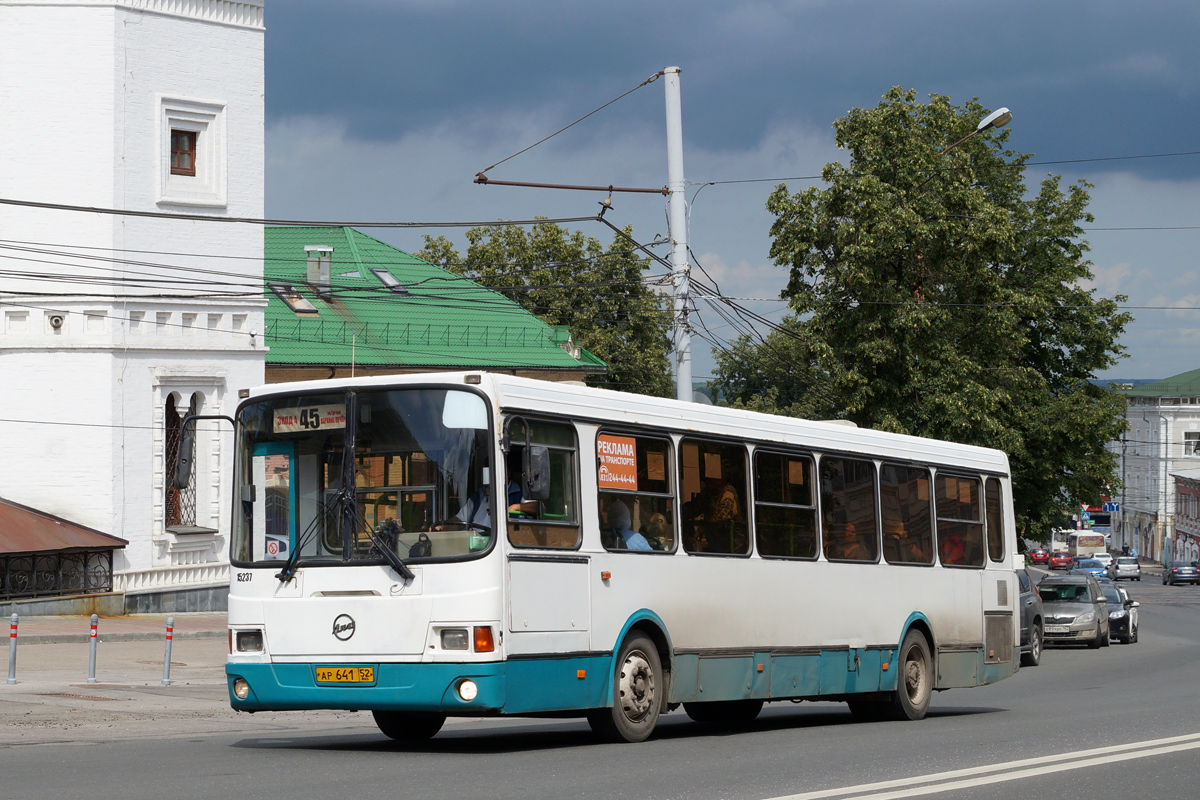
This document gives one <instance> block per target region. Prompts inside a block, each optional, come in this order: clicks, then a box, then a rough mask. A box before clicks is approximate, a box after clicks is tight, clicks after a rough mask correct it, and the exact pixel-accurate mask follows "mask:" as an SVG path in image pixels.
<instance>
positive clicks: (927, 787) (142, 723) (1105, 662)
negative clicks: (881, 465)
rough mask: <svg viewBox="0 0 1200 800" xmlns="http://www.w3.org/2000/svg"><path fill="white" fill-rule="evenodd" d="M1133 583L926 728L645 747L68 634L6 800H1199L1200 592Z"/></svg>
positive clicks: (42, 659)
mask: <svg viewBox="0 0 1200 800" xmlns="http://www.w3.org/2000/svg"><path fill="white" fill-rule="evenodd" d="M1126 586H1127V588H1128V589H1129V590H1130V593H1131V594H1132V595H1133V597H1134V598H1135V599H1137V600H1139V601H1140V602H1141V604H1142V605H1141V608H1140V609H1139V611H1140V612H1141V641H1140V642H1139V643H1137V644H1133V645H1120V644H1116V643H1114V644H1113V645H1112V646H1111V647H1108V648H1104V649H1101V650H1096V651H1093V650H1088V649H1086V648H1081V649H1073V648H1072V649H1067V648H1060V649H1050V650H1048V651H1047V652H1046V654H1045V656H1044V658H1043V661H1042V665H1041V666H1039V667H1036V668H1026V669H1022V670H1021V671H1020V672H1019V673H1018V674H1017V675H1016V676H1015V677H1014V678H1012V679H1010V680H1007V681H1003V682H1001V683H999V684H997V685H995V686H989V687H983V688H979V689H971V690H955V691H951V692H945V693H942V694H939V695H937V696H935V698H934V701H933V704H932V706H931V710H930V713H929V716H928V717H927V718H926V719H925V720H923V721H921V722H916V723H913V722H875V723H859V722H856V721H854V720H853V719H852V718H851V717H850V714H849V713H848V712H847V711H846V709H845V706H844V705H842V704H836V703H801V704H791V703H787V704H772V705H769V706H768V707H767V708H766V709H764V711H763V714H762V716H761V717H760V718H759V721H758V723H757V724H756V725H755V726H754V727H753V728H751V729H750V730H748V731H745V732H740V733H732V734H731V733H716V732H712V731H709V730H706V729H704V728H701V727H699V726H697V725H695V724H693V723H691V722H690V721H689V720H688V719H687V717H686V716H684V715H683V713H682V712H681V711H677V712H675V713H673V714H671V715H669V716H667V717H664V718H663V720H662V722H661V724H660V727H659V730H658V733H657V734H656V735H655V737H653V738H652V739H651V740H650V741H648V742H645V743H643V744H640V745H606V744H597V743H595V741H594V740H593V739H592V737H591V735H590V732H589V731H588V728H587V725H586V723H584V722H582V721H578V720H549V719H547V720H527V719H518V720H467V721H453V720H452V721H450V722H448V723H447V725H446V727H445V728H444V729H443V730H442V732H441V733H440V734H439V735H438V736H437V737H436V738H435V739H433V740H432V741H431V742H429V743H428V744H427V745H425V746H423V747H421V748H419V749H417V750H411V749H409V750H406V749H404V748H402V747H400V746H398V745H396V744H394V743H393V742H391V741H390V740H388V739H386V738H384V737H383V736H382V735H381V734H379V733H378V732H377V730H376V729H375V727H374V725H373V723H372V721H371V718H370V715H369V714H351V713H334V712H304V713H290V714H257V715H252V716H251V715H237V714H234V713H233V712H232V711H229V709H228V706H227V704H226V702H225V698H224V686H223V682H222V680H221V668H220V663H221V658H222V656H223V652H224V647H225V643H224V642H223V641H219V640H217V641H213V640H208V641H203V640H201V641H194V642H176V644H175V650H174V653H173V658H172V660H173V661H174V662H176V666H173V668H172V678H173V679H174V680H175V683H173V684H172V685H171V686H169V687H164V686H161V685H160V681H159V678H160V677H161V672H162V651H161V647H160V646H157V645H155V644H153V643H147V642H131V643H120V644H112V645H106V646H105V647H106V648H108V647H111V648H123V649H122V650H121V656H122V663H123V664H126V666H125V667H123V668H122V669H121V670H119V671H118V672H117V673H116V674H111V675H110V677H108V678H107V681H108V682H106V683H104V684H101V685H88V684H86V683H83V682H82V681H78V680H75V681H74V682H73V683H64V682H63V681H62V676H61V675H58V674H57V673H54V672H53V670H54V668H56V667H57V668H60V669H64V670H65V669H67V668H68V666H69V667H70V669H71V670H77V669H78V667H77V666H76V664H77V662H78V660H79V659H80V658H82V659H83V663H84V665H85V666H86V653H84V654H82V655H81V654H80V653H79V652H78V650H79V649H78V648H77V647H75V646H67V645H36V646H34V647H30V648H29V649H28V651H26V652H24V653H22V658H23V659H25V661H24V662H23V663H24V664H26V665H27V667H26V673H27V674H33V673H34V672H35V671H36V667H37V664H38V663H41V664H43V665H44V668H43V669H42V670H41V671H40V672H38V675H39V678H38V679H36V680H28V681H23V682H22V683H21V684H19V685H18V686H8V687H0V796H3V797H14V798H15V797H26V798H42V797H46V798H50V797H53V798H76V797H78V798H85V797H86V798H92V797H95V796H97V795H98V794H99V795H102V796H115V797H121V798H130V799H131V800H137V799H139V798H154V799H155V800H172V799H173V798H185V797H186V798H194V797H230V796H237V797H239V798H245V800H252V798H259V797H262V798H267V797H270V798H279V797H286V798H295V800H308V799H309V798H312V799H313V800H317V799H319V800H328V798H331V797H351V798H354V799H355V800H366V799H367V798H385V797H386V798H401V797H402V798H412V797H439V798H441V797H455V798H476V797H478V798H489V800H496V799H498V798H510V797H511V798H528V797H554V798H562V797H589V798H590V797H613V798H618V797H619V798H624V797H639V798H643V797H644V798H783V797H798V798H816V797H831V798H851V797H863V798H867V797H869V798H872V799H873V800H882V799H883V798H891V797H925V796H935V797H954V798H958V797H963V798H970V799H971V800H974V799H975V798H1001V797H1003V798H1012V797H1014V796H1024V797H1043V796H1046V795H1047V793H1048V792H1050V793H1052V794H1053V795H1055V796H1057V795H1060V794H1062V792H1063V791H1064V789H1057V788H1054V787H1069V789H1067V791H1069V792H1070V794H1071V795H1072V796H1092V797H1122V796H1125V797H1138V798H1158V797H1168V796H1184V797H1186V796H1191V795H1193V794H1194V792H1192V791H1191V789H1190V787H1191V785H1192V784H1194V783H1195V782H1196V780H1197V779H1200V766H1198V764H1200V692H1197V690H1196V687H1197V686H1200V588H1198V587H1164V586H1161V585H1159V584H1158V582H1157V581H1150V580H1144V581H1142V582H1141V583H1140V584H1139V583H1129V584H1126ZM68 647H74V648H75V649H74V650H67V649H61V650H60V649H59V648H68ZM36 648H47V649H46V650H36ZM137 648H142V649H141V650H138V649H137ZM34 651H36V652H37V655H36V656H35V655H34ZM110 652H112V653H115V652H116V651H115V650H112V651H110ZM71 674H78V672H72V673H71ZM84 674H86V673H84Z"/></svg>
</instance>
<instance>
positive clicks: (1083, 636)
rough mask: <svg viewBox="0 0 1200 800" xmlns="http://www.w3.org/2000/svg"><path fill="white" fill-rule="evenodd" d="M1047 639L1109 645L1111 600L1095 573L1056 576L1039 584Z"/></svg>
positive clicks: (1050, 640)
mask: <svg viewBox="0 0 1200 800" xmlns="http://www.w3.org/2000/svg"><path fill="white" fill-rule="evenodd" d="M1037 590H1038V594H1039V595H1041V598H1042V608H1043V614H1044V617H1043V619H1045V623H1046V624H1045V626H1044V633H1045V642H1046V643H1047V644H1050V643H1052V642H1057V643H1061V644H1086V645H1087V646H1088V647H1091V648H1097V647H1108V637H1109V624H1108V600H1107V599H1106V598H1105V597H1104V592H1103V591H1101V589H1100V584H1098V583H1096V579H1095V578H1093V577H1092V576H1091V575H1063V576H1058V575H1052V576H1047V577H1046V578H1044V579H1043V580H1042V582H1041V583H1039V584H1038V587H1037Z"/></svg>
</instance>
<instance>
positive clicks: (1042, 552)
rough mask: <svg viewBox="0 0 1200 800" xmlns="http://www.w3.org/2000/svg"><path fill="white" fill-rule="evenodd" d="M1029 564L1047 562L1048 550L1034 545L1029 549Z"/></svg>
mask: <svg viewBox="0 0 1200 800" xmlns="http://www.w3.org/2000/svg"><path fill="white" fill-rule="evenodd" d="M1029 563H1030V564H1049V563H1050V551H1049V550H1047V549H1046V548H1044V547H1035V548H1033V549H1032V550H1030V551H1029Z"/></svg>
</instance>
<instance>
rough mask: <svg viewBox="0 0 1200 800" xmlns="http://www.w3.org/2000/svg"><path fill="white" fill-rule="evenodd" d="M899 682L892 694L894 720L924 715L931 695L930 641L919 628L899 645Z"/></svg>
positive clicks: (931, 664)
mask: <svg viewBox="0 0 1200 800" xmlns="http://www.w3.org/2000/svg"><path fill="white" fill-rule="evenodd" d="M896 662H897V664H898V665H899V667H900V672H899V674H898V676H897V678H898V685H897V686H896V691H895V693H894V694H893V695H892V713H893V715H894V716H895V718H896V719H911V720H918V719H924V718H925V712H926V711H928V710H929V699H930V698H931V697H932V696H933V658H932V657H930V655H929V643H928V642H927V641H925V637H924V636H922V635H921V633H920V632H919V631H914V630H910V631H909V632H908V633H907V634H906V635H905V637H904V643H903V644H901V645H900V653H899V658H897V659H896Z"/></svg>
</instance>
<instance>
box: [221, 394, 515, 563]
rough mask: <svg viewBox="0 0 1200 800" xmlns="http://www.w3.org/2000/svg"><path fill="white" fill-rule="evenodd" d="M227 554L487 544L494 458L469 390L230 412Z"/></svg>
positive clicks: (482, 406) (275, 555)
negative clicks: (233, 443) (232, 440)
mask: <svg viewBox="0 0 1200 800" xmlns="http://www.w3.org/2000/svg"><path fill="white" fill-rule="evenodd" d="M237 422H238V458H237V483H236V486H237V492H238V496H237V499H236V501H235V502H236V508H235V512H234V524H233V541H232V543H231V544H232V558H233V561H234V562H235V563H243V564H248V563H260V562H286V561H289V560H291V561H292V562H293V563H294V562H296V561H297V560H299V561H300V562H302V563H304V564H322V563H325V564H330V563H336V564H344V563H346V562H363V563H380V562H391V561H394V559H385V558H384V555H385V554H384V553H382V552H381V548H384V547H386V548H388V549H389V550H390V551H391V552H392V553H394V554H395V555H396V556H399V558H400V559H402V560H403V561H405V562H411V561H430V560H435V561H437V560H445V559H458V558H468V557H472V556H476V555H480V554H482V553H483V552H484V551H486V550H488V549H489V548H490V546H491V544H492V541H493V538H494V537H493V536H492V531H493V528H494V526H495V523H494V521H493V519H492V514H491V508H492V507H493V503H492V497H493V493H494V487H493V480H494V476H495V470H494V469H493V468H492V464H491V448H490V447H489V443H490V442H491V441H492V438H491V436H490V431H491V425H490V420H489V414H488V408H487V404H486V403H485V402H484V400H483V398H482V397H481V396H479V395H476V394H473V393H470V392H466V391H460V390H453V389H451V390H447V389H419V388H414V389H394V390H386V391H360V392H345V393H341V392H339V393H332V394H315V395H289V396H284V397H274V398H270V399H266V400H263V401H260V402H257V403H250V404H247V405H245V406H243V407H242V408H241V409H240V411H239V413H238V420H237Z"/></svg>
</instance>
